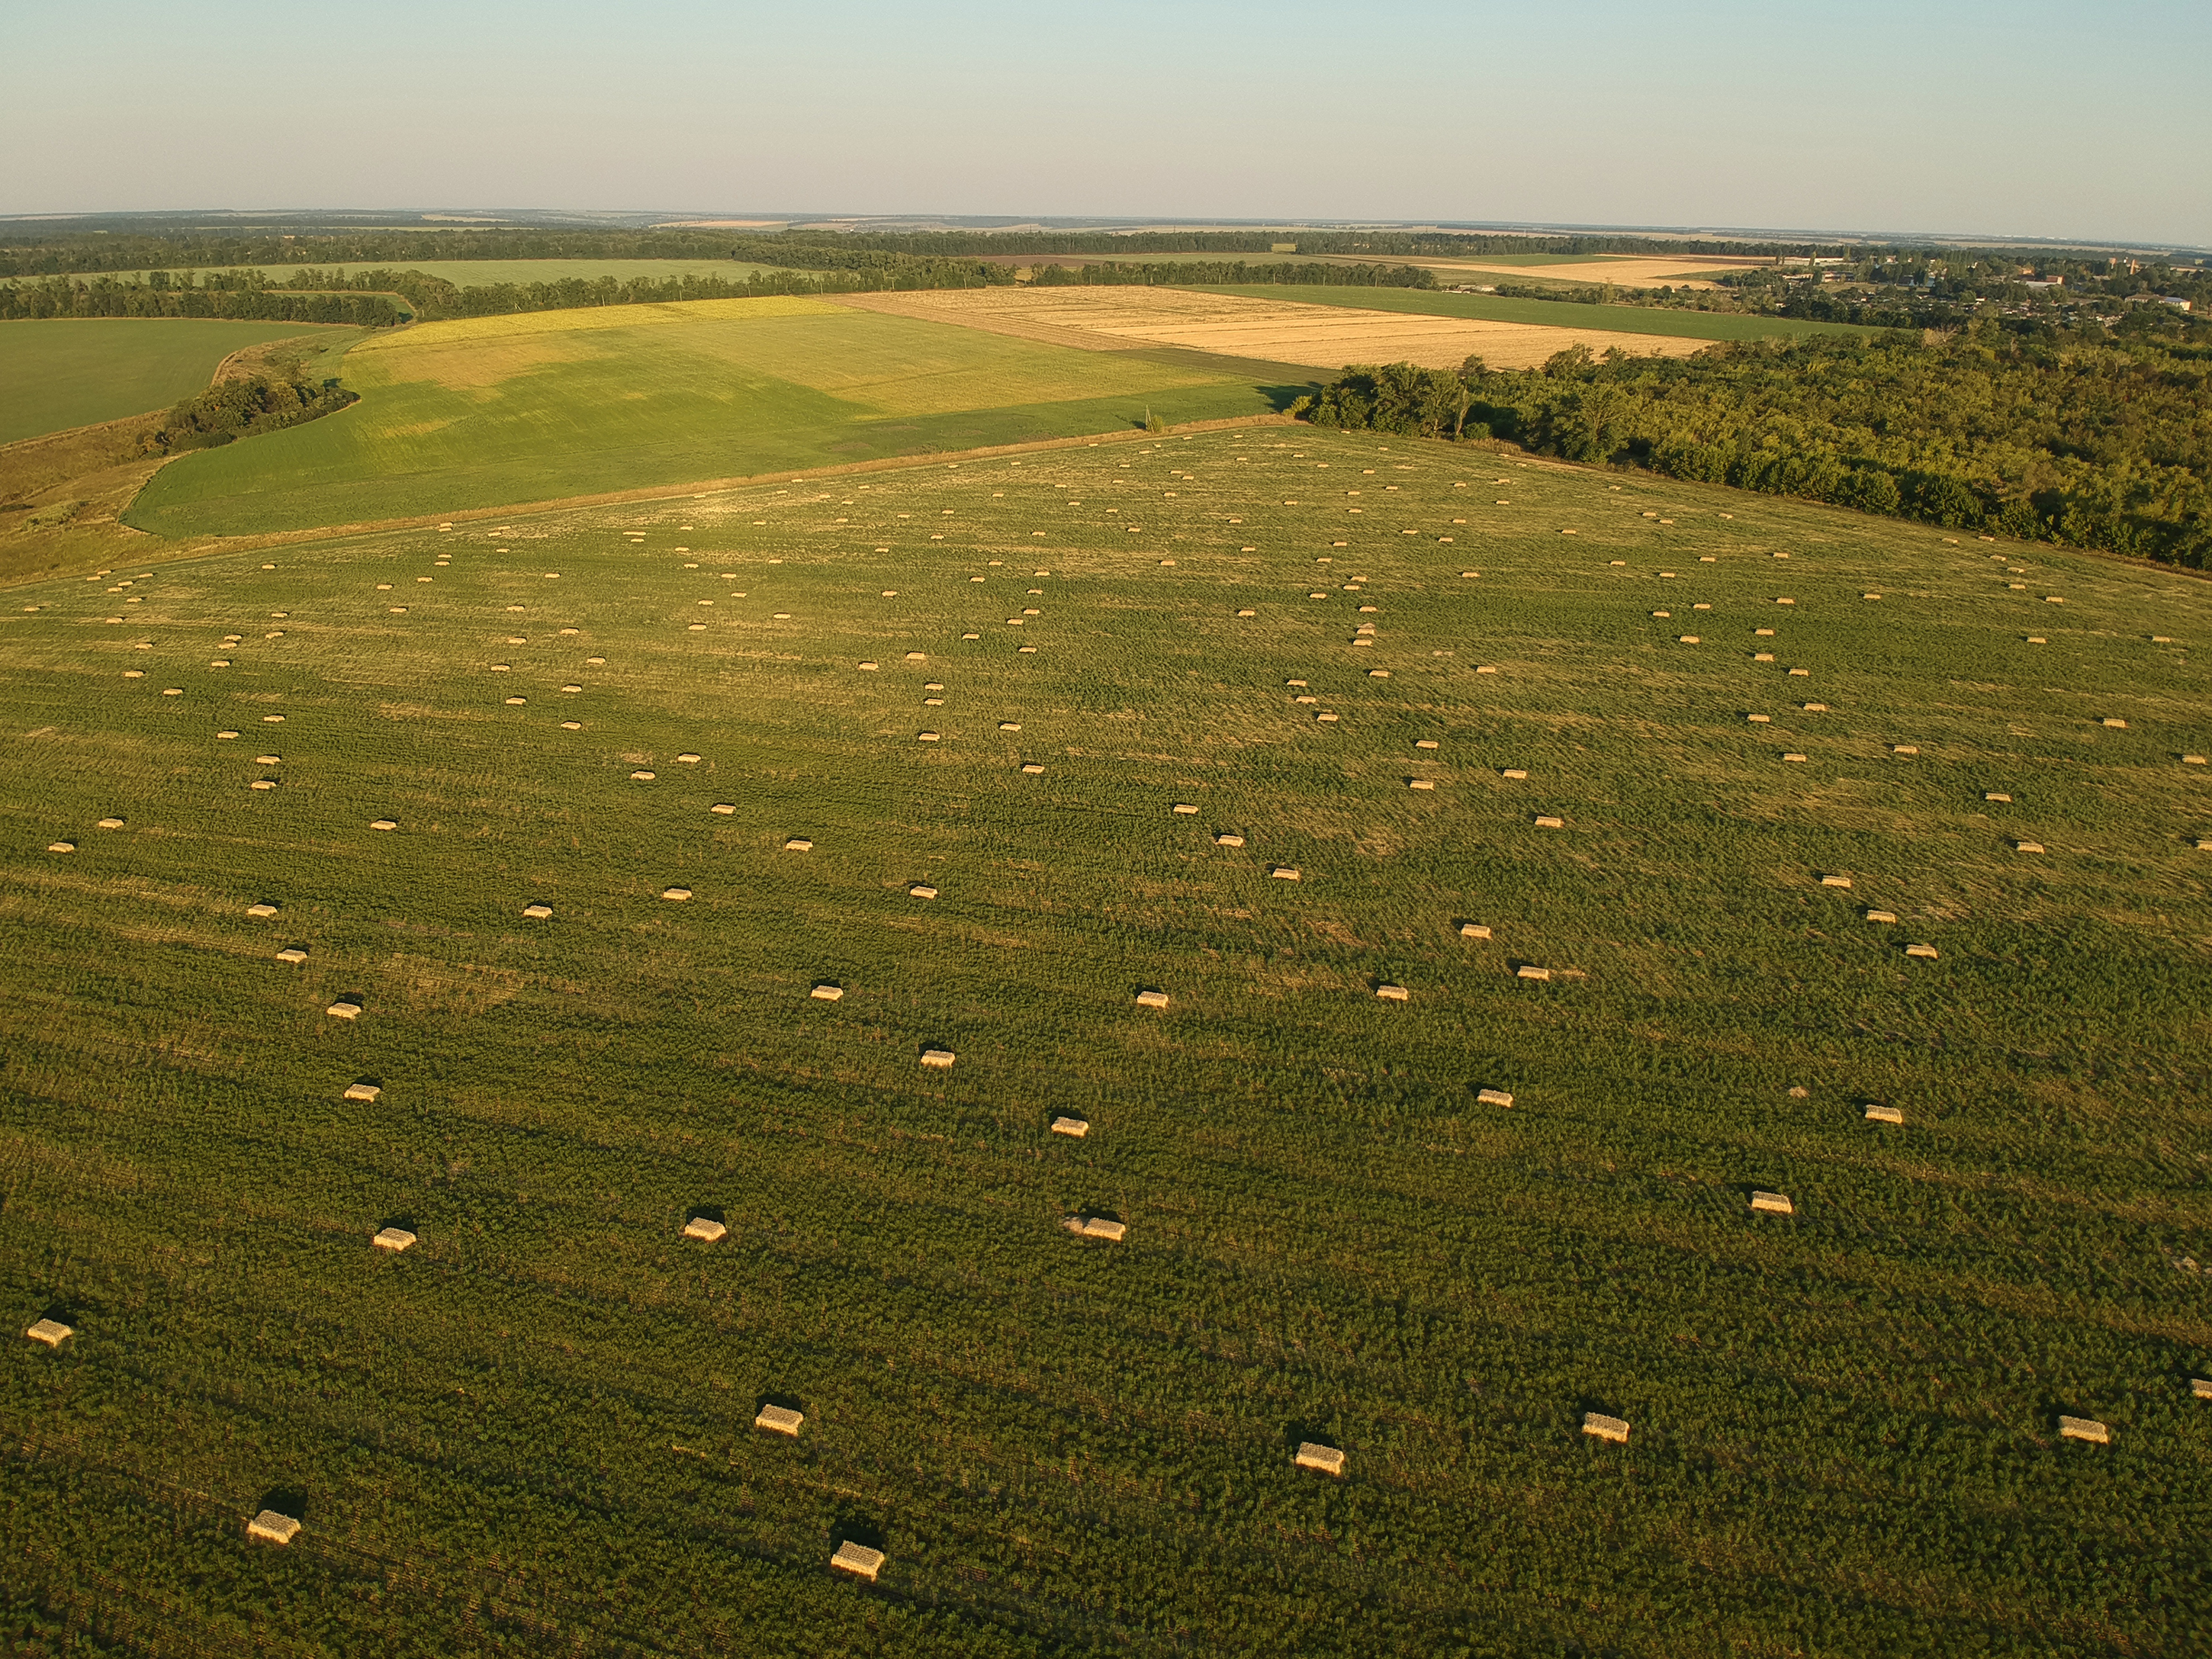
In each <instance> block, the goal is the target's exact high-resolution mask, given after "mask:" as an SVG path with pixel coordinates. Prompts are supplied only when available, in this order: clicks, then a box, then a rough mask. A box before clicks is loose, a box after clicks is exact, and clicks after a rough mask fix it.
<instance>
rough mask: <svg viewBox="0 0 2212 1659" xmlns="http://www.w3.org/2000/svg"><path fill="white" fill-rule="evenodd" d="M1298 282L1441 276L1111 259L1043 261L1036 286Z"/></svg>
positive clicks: (1376, 284) (1399, 270)
mask: <svg viewBox="0 0 2212 1659" xmlns="http://www.w3.org/2000/svg"><path fill="white" fill-rule="evenodd" d="M1209 283H1212V284H1214V285H1217V286H1222V287H1243V286H1246V285H1254V284H1257V285H1273V286H1287V285H1298V286H1306V287H1316V288H1422V289H1433V288H1434V287H1436V285H1437V279H1436V278H1435V276H1432V275H1431V274H1430V273H1429V272H1428V271H1426V270H1422V269H1421V268H1420V267H1419V266H1418V265H1324V264H1293V263H1291V262H1288V261H1285V262H1283V263H1281V264H1261V265H1253V264H1245V263H1244V262H1243V260H1241V259H1240V260H1238V261H1237V262H1236V263H1235V264H1143V265H1138V264H1109V265H1077V266H1068V265H1038V266H1036V274H1035V275H1034V276H1032V277H1031V278H1030V284H1031V286H1033V287H1036V288H1197V287H1203V286H1205V285H1206V284H1209Z"/></svg>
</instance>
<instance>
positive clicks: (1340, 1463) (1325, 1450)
mask: <svg viewBox="0 0 2212 1659" xmlns="http://www.w3.org/2000/svg"><path fill="white" fill-rule="evenodd" d="M1293 1462H1294V1463H1295V1465H1296V1467H1297V1468H1302V1469H1319V1470H1320V1471H1321V1472H1322V1474H1334V1475H1341V1474H1343V1473H1344V1454H1343V1453H1342V1452H1341V1451H1340V1450H1338V1449H1337V1448H1335V1447H1334V1446H1324V1445H1321V1444H1319V1443H1316V1442H1315V1441H1311V1440H1305V1441H1301V1442H1300V1443H1298V1455H1297V1457H1296V1458H1295V1459H1294V1460H1293Z"/></svg>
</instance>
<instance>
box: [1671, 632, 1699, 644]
mask: <svg viewBox="0 0 2212 1659" xmlns="http://www.w3.org/2000/svg"><path fill="white" fill-rule="evenodd" d="M1674 643H1675V644H1677V645H1702V644H1703V643H1705V641H1702V640H1700V639H1699V637H1698V636H1697V635H1695V634H1684V635H1680V636H1678V637H1677V638H1676V640H1675V641H1674Z"/></svg>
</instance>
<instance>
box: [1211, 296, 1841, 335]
mask: <svg viewBox="0 0 2212 1659" xmlns="http://www.w3.org/2000/svg"><path fill="white" fill-rule="evenodd" d="M1192 291H1193V292H1194V293H1203V294H1234V295H1243V296H1244V297H1246V298H1249V299H1255V300H1273V299H1282V300H1291V301H1297V303H1299V304H1301V305H1314V306H1345V307H1350V308H1352V309H1353V310H1356V311H1393V312H1399V313H1405V314H1408V315H1413V316H1421V317H1462V318H1466V319H1468V320H1470V321H1480V322H1492V323H1522V324H1533V325H1537V326H1540V327H1543V328H1560V329H1602V330H1605V331H1607V332H1609V333H1614V334H1653V335H1667V336H1671V337H1676V338H1682V339H1693V340H1790V339H1797V338H1801V337H1803V336H1805V335H1808V334H1863V335H1875V334H1880V333H1881V332H1882V330H1881V329H1878V328H1869V327H1867V326H1866V325H1863V324H1859V323H1813V322H1802V321H1800V320H1798V319H1795V318H1790V317H1733V316H1727V315H1723V314H1722V313H1717V312H1708V311H1669V310H1666V309H1663V308H1662V307H1656V306H1629V305H1615V306H1586V305H1577V304H1576V303H1575V302H1574V301H1570V300H1504V299H1500V298H1499V297H1498V295H1495V294H1434V293H1429V292H1426V291H1424V290H1422V289H1408V288H1305V287H1297V288H1250V287H1247V288H1231V287H1220V288H1211V287H1209V288H1203V289H1193V290H1192Z"/></svg>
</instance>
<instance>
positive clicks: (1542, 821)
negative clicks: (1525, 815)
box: [1536, 813, 1567, 829]
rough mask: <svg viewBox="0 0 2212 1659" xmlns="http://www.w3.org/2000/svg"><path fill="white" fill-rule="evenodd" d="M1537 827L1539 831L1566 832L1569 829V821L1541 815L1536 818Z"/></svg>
mask: <svg viewBox="0 0 2212 1659" xmlns="http://www.w3.org/2000/svg"><path fill="white" fill-rule="evenodd" d="M1536 827H1537V828H1538V829H1565V828H1566V827H1567V821H1566V820H1565V818H1555V817H1552V816H1551V815H1550V814H1548V813H1540V814H1538V816H1537V818H1536Z"/></svg>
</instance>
